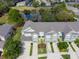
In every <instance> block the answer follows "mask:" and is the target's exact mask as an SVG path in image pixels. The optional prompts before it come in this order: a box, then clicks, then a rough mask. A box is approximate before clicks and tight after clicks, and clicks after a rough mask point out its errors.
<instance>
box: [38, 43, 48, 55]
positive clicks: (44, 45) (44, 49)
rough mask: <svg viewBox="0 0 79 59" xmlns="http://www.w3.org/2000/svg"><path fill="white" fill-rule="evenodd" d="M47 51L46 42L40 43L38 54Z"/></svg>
mask: <svg viewBox="0 0 79 59" xmlns="http://www.w3.org/2000/svg"><path fill="white" fill-rule="evenodd" d="M46 52H47V50H46V44H42V43H41V44H38V54H45V53H46Z"/></svg>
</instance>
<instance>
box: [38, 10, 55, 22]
mask: <svg viewBox="0 0 79 59" xmlns="http://www.w3.org/2000/svg"><path fill="white" fill-rule="evenodd" d="M39 12H40V14H41V17H42V21H43V22H52V21H55V18H54V15H52V14H51V12H50V10H45V9H40V10H39Z"/></svg>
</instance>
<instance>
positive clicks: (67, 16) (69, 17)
mask: <svg viewBox="0 0 79 59" xmlns="http://www.w3.org/2000/svg"><path fill="white" fill-rule="evenodd" d="M56 20H57V21H61V22H63V21H65V22H67V21H75V19H74V14H72V13H68V12H67V11H61V12H59V13H57V14H56Z"/></svg>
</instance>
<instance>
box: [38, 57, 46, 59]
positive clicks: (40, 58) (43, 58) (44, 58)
mask: <svg viewBox="0 0 79 59" xmlns="http://www.w3.org/2000/svg"><path fill="white" fill-rule="evenodd" d="M38 59H47V57H39V58H38Z"/></svg>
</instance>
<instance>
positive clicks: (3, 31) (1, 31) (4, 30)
mask: <svg viewBox="0 0 79 59" xmlns="http://www.w3.org/2000/svg"><path fill="white" fill-rule="evenodd" d="M12 27H13V25H9V24H4V25H0V35H1V36H3V37H6V35H7V34H8V33H9V32H10V31H11V29H12Z"/></svg>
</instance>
